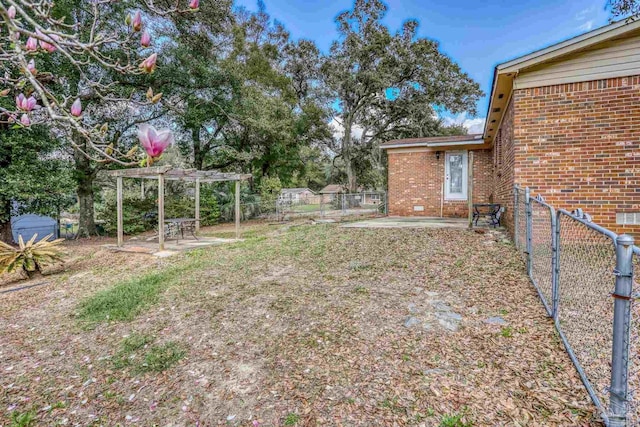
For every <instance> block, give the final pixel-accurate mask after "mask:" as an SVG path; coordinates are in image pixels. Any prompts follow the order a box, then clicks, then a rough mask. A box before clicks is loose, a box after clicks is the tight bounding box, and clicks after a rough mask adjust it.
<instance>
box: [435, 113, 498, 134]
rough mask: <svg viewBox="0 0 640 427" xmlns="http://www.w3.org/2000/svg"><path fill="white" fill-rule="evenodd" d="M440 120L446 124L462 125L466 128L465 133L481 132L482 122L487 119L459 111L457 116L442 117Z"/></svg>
mask: <svg viewBox="0 0 640 427" xmlns="http://www.w3.org/2000/svg"><path fill="white" fill-rule="evenodd" d="M442 120H443V121H444V124H445V125H447V126H452V125H462V126H464V127H465V128H466V129H467V133H469V134H474V133H483V132H484V124H485V122H486V121H487V119H486V118H485V117H475V118H472V117H469V116H468V114H467V113H460V114H458V115H457V116H448V117H443V118H442Z"/></svg>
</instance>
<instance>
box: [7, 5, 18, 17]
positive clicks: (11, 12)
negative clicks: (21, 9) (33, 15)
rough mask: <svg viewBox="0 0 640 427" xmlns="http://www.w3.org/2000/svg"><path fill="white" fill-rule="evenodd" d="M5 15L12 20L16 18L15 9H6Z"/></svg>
mask: <svg viewBox="0 0 640 427" xmlns="http://www.w3.org/2000/svg"><path fill="white" fill-rule="evenodd" d="M7 14H8V15H9V18H10V19H13V18H15V17H16V8H15V6H13V5H12V6H9V9H7Z"/></svg>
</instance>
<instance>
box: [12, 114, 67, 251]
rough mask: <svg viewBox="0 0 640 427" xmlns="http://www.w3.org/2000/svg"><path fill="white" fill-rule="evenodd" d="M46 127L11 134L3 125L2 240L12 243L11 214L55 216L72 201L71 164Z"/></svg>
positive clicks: (36, 127) (34, 127)
mask: <svg viewBox="0 0 640 427" xmlns="http://www.w3.org/2000/svg"><path fill="white" fill-rule="evenodd" d="M59 150H60V143H59V141H58V140H57V139H55V138H52V137H51V134H50V133H49V130H48V129H47V128H46V127H44V126H33V127H31V128H30V129H21V130H15V131H13V132H8V131H7V129H6V125H0V182H1V183H2V185H0V240H2V241H3V242H7V243H11V242H12V240H13V237H12V232H11V215H12V214H20V213H23V212H35V213H40V214H44V215H52V216H55V215H57V214H59V212H60V209H64V208H65V207H67V206H68V204H69V202H70V201H72V200H73V199H72V197H73V182H72V178H71V168H70V165H69V161H68V160H67V159H65V158H63V157H61V156H60V152H59Z"/></svg>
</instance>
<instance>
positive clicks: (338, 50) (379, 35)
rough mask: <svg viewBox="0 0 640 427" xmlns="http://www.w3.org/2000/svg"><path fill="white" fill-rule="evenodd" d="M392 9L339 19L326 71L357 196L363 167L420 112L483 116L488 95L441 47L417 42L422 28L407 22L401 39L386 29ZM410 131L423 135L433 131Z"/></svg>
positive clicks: (356, 11)
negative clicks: (480, 107)
mask: <svg viewBox="0 0 640 427" xmlns="http://www.w3.org/2000/svg"><path fill="white" fill-rule="evenodd" d="M386 12H387V6H386V5H385V4H384V3H383V2H382V1H380V0H356V2H355V5H354V8H353V10H350V11H346V12H343V13H341V14H340V15H338V17H337V18H336V23H337V25H338V34H339V37H338V40H336V41H334V42H333V44H332V45H331V49H330V52H329V55H328V56H327V57H326V59H325V62H324V64H323V67H322V72H323V76H324V82H325V84H326V85H327V87H328V88H329V89H330V90H331V93H332V94H333V97H334V99H337V100H338V103H339V106H338V109H337V114H336V121H337V122H338V123H339V125H340V127H341V128H342V129H343V132H342V135H341V137H339V138H338V140H337V141H336V142H337V143H336V145H335V147H334V149H335V151H336V152H337V154H338V156H339V157H341V158H342V161H343V162H344V165H345V170H346V175H347V184H348V188H349V190H350V191H356V190H357V188H358V176H357V162H358V159H359V158H361V157H362V150H363V149H364V150H366V151H371V150H373V149H374V147H375V146H376V145H377V144H378V143H379V142H380V141H382V140H384V139H385V138H386V137H387V136H388V135H392V134H393V133H394V132H396V133H397V132H398V131H399V129H402V128H405V129H406V128H407V127H408V123H409V122H410V120H409V118H410V116H411V114H412V112H415V111H420V112H422V115H423V117H422V119H426V118H428V117H429V116H434V117H435V116H436V112H435V111H434V107H440V108H444V109H447V110H449V111H450V112H452V113H457V112H461V111H468V112H470V113H472V114H475V111H476V105H475V104H476V102H477V100H478V99H479V97H480V96H481V95H482V92H481V90H480V87H479V85H478V84H477V83H475V82H474V81H473V80H471V78H470V77H469V76H468V75H467V74H465V73H464V72H462V70H461V69H460V67H459V66H458V65H457V64H456V63H455V62H453V61H452V60H451V59H450V58H449V57H447V56H446V55H445V54H443V53H442V52H440V51H439V49H438V48H439V46H438V43H437V42H436V41H434V40H429V39H426V38H419V37H418V36H417V30H418V22H417V21H416V20H408V21H406V22H405V23H404V24H403V26H402V28H401V29H400V30H399V31H398V32H396V33H395V34H391V33H390V31H389V29H388V28H387V27H386V26H385V25H384V24H383V23H382V20H383V18H384V16H385V14H386ZM419 122H420V121H417V122H414V123H413V124H410V125H411V126H413V127H414V128H416V129H415V130H416V131H417V132H420V133H422V134H424V133H425V131H427V130H428V129H429V126H426V127H425V126H416V123H419Z"/></svg>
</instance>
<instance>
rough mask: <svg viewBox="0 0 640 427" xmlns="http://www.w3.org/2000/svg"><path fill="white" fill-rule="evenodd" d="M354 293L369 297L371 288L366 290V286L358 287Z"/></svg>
mask: <svg viewBox="0 0 640 427" xmlns="http://www.w3.org/2000/svg"><path fill="white" fill-rule="evenodd" d="M353 291H354V292H355V293H357V294H361V295H369V288H366V287H364V286H360V285H358V286H356V287H355V288H354V289H353Z"/></svg>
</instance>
